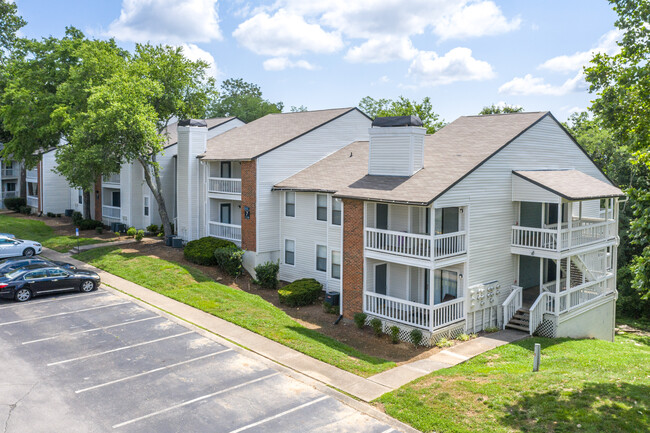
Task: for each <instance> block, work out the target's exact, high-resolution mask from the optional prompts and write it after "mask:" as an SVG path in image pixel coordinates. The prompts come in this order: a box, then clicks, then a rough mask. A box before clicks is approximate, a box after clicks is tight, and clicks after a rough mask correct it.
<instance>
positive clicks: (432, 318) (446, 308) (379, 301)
mask: <svg viewBox="0 0 650 433" xmlns="http://www.w3.org/2000/svg"><path fill="white" fill-rule="evenodd" d="M364 311H365V312H366V313H368V314H372V315H373V316H377V317H381V318H384V319H387V320H392V321H394V322H399V323H403V324H405V325H410V326H415V327H417V328H423V329H427V330H429V331H433V330H435V329H438V328H442V327H445V326H448V325H451V324H452V323H456V322H459V321H461V320H463V319H465V300H464V299H463V298H460V299H455V300H453V301H448V302H444V303H442V304H438V305H434V306H433V307H431V306H429V305H425V304H419V303H417V302H411V301H407V300H405V299H398V298H393V297H391V296H386V295H380V294H378V293H373V292H365V299H364Z"/></svg>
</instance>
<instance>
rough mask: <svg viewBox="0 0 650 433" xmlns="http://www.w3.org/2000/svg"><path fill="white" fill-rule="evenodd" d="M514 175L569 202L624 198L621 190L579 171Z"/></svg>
mask: <svg viewBox="0 0 650 433" xmlns="http://www.w3.org/2000/svg"><path fill="white" fill-rule="evenodd" d="M513 173H514V174H515V175H517V176H519V177H521V178H522V179H526V180H527V181H529V182H531V183H533V184H535V185H537V186H539V187H541V188H544V189H546V190H548V191H551V192H552V193H554V194H557V195H559V196H560V197H563V198H565V199H567V200H589V199H595V198H606V197H622V196H624V195H625V194H624V193H623V191H621V190H620V189H619V188H617V187H615V186H614V185H610V184H609V183H606V182H603V181H602V180H598V179H596V178H595V177H592V176H589V175H588V174H585V173H583V172H581V171H578V170H536V171H534V170H530V171H529V170H523V171H522V170H520V171H513Z"/></svg>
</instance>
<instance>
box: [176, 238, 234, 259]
mask: <svg viewBox="0 0 650 433" xmlns="http://www.w3.org/2000/svg"><path fill="white" fill-rule="evenodd" d="M225 247H235V248H236V247H237V245H235V244H234V243H232V242H230V241H226V240H224V239H217V238H213V237H212V236H206V237H204V238H201V239H197V240H195V241H190V242H188V243H187V245H185V249H184V250H183V255H184V256H185V258H186V259H187V260H189V261H190V262H192V263H196V264H197V265H204V266H212V265H216V264H217V259H216V257H215V255H214V252H215V250H216V249H217V248H225Z"/></svg>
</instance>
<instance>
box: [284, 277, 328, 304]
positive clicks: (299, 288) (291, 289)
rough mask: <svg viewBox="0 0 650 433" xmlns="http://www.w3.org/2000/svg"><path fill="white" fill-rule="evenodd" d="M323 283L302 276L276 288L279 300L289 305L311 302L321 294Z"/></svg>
mask: <svg viewBox="0 0 650 433" xmlns="http://www.w3.org/2000/svg"><path fill="white" fill-rule="evenodd" d="M322 290H323V285H322V284H321V283H319V282H318V281H316V280H314V279H313V278H303V279H302V280H296V281H294V282H293V283H291V284H289V285H287V286H285V287H283V288H282V289H280V290H278V296H279V297H280V302H281V303H283V304H286V305H288V306H289V307H301V306H303V305H310V304H313V303H314V302H315V301H316V300H317V299H318V297H319V296H320V294H321V291H322Z"/></svg>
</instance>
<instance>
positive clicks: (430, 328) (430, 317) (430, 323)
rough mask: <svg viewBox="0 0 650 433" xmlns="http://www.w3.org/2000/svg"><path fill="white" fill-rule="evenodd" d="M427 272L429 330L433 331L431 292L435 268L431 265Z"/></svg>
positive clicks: (433, 286) (434, 289)
mask: <svg viewBox="0 0 650 433" xmlns="http://www.w3.org/2000/svg"><path fill="white" fill-rule="evenodd" d="M427 272H429V331H431V332H433V300H434V297H433V294H434V293H435V291H436V279H435V278H434V277H435V274H434V272H435V269H434V268H433V267H431V268H429V269H427Z"/></svg>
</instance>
